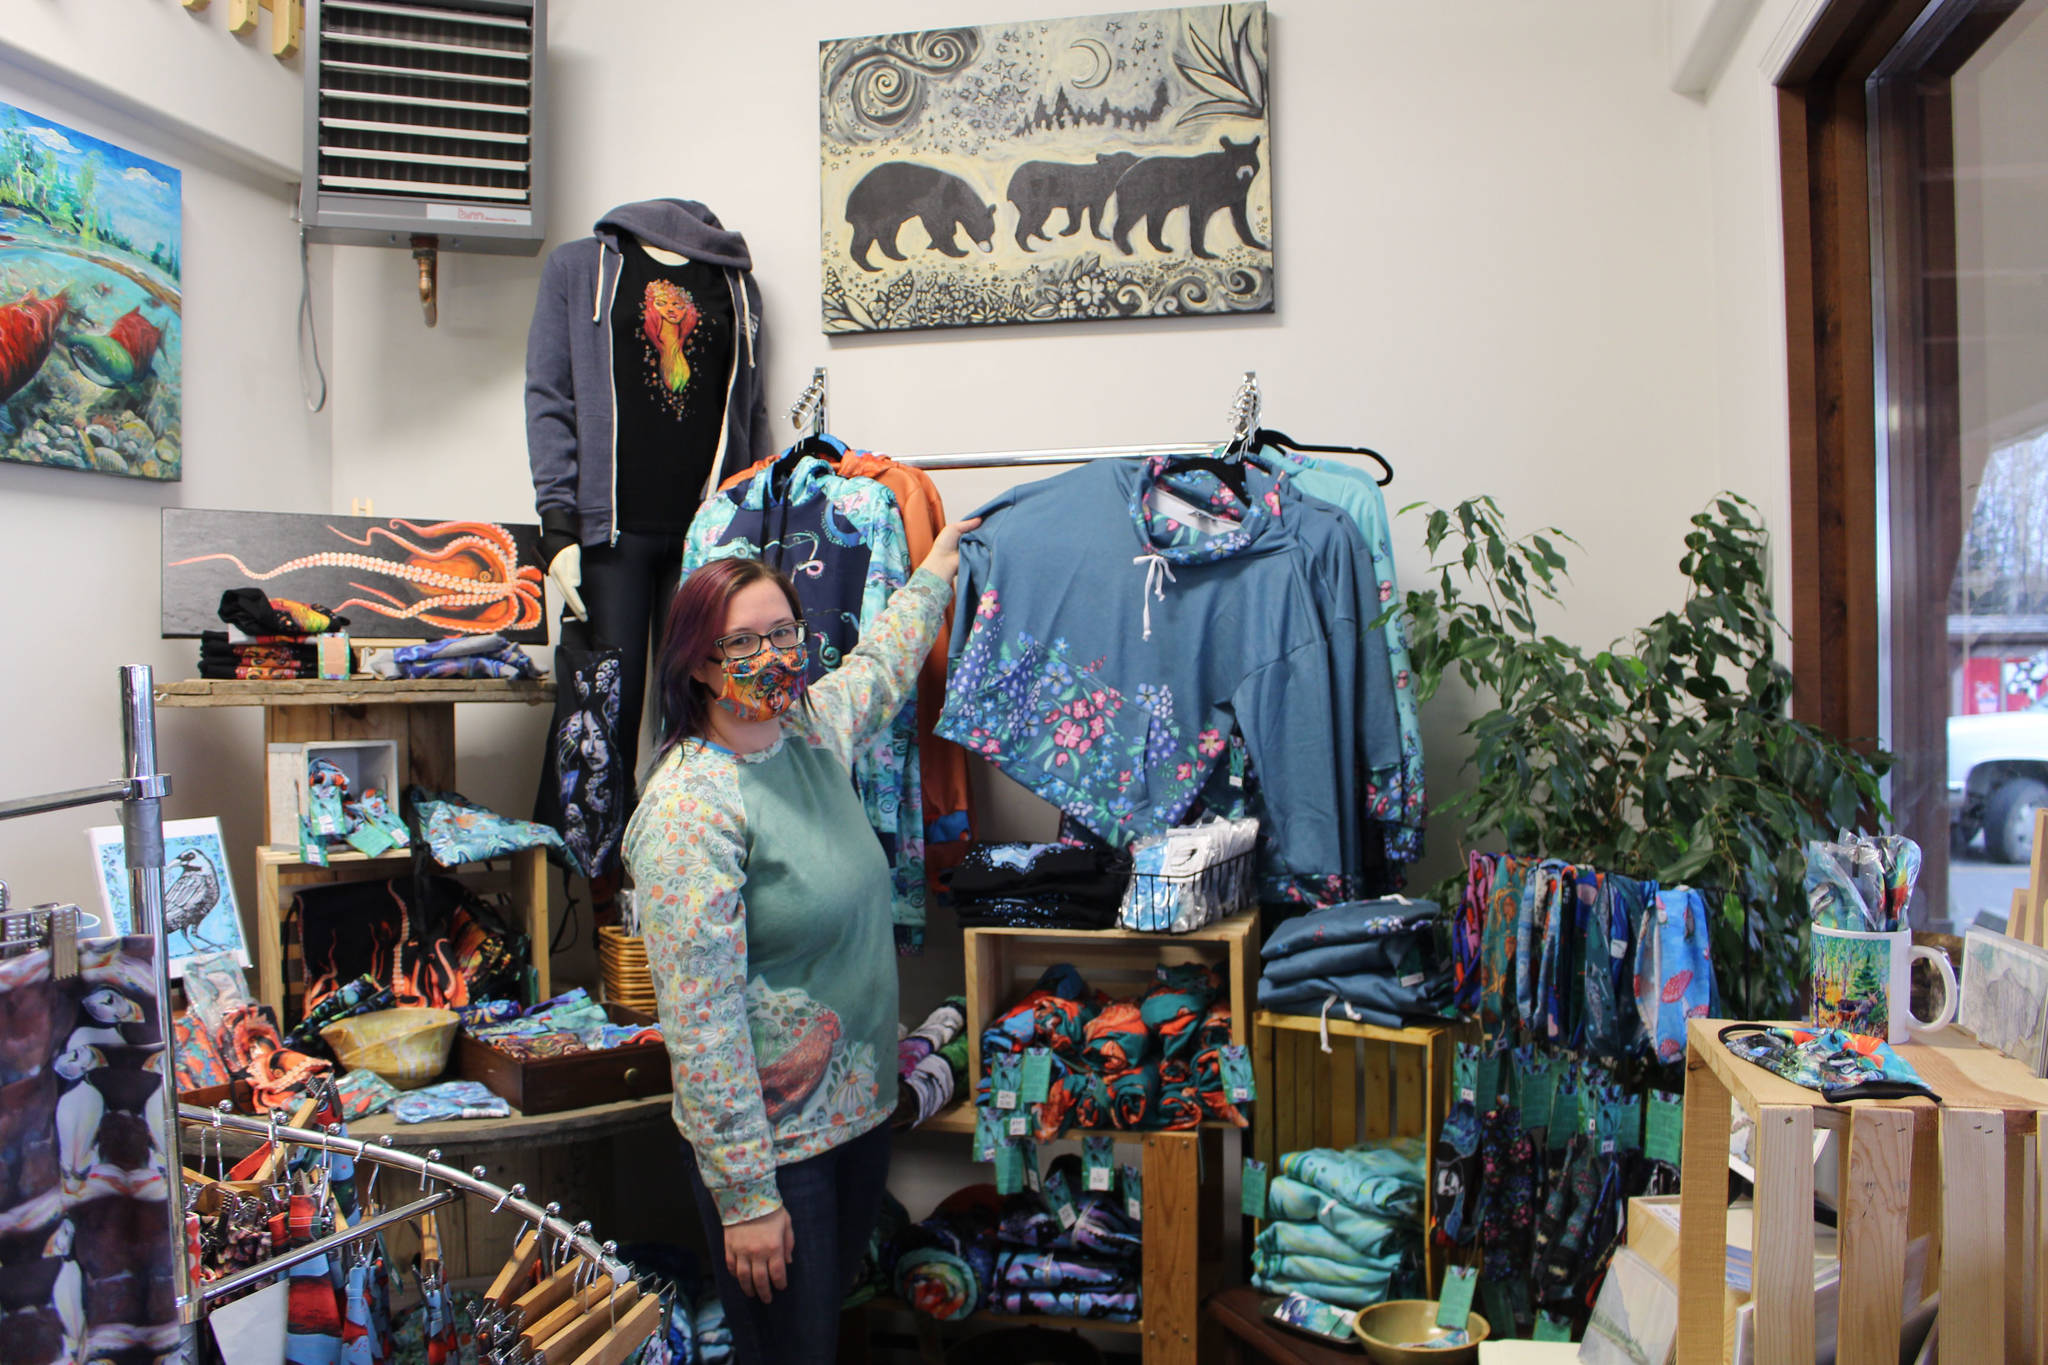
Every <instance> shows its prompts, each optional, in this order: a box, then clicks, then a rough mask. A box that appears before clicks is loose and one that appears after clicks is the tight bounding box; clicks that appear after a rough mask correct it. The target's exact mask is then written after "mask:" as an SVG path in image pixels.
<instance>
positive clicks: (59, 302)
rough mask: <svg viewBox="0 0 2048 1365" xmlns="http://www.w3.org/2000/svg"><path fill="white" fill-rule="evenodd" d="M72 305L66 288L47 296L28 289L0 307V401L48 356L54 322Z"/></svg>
mask: <svg viewBox="0 0 2048 1365" xmlns="http://www.w3.org/2000/svg"><path fill="white" fill-rule="evenodd" d="M70 308H71V304H70V302H69V301H68V300H67V299H66V298H65V291H63V290H59V291H58V292H57V293H55V294H53V295H51V296H50V297H49V298H46V299H44V298H38V297H36V295H35V294H34V293H33V292H31V293H29V294H26V295H24V296H23V297H22V298H21V299H20V300H19V301H18V302H15V303H10V304H8V305H6V306H5V307H0V402H4V401H5V400H7V399H9V398H12V397H13V396H14V395H15V394H17V393H19V392H20V391H21V389H22V386H23V385H25V384H27V383H28V381H29V380H31V379H33V378H35V377H36V371H38V370H40V369H42V368H43V362H44V361H45V360H48V359H49V358H50V347H51V345H52V344H53V343H54V342H55V341H56V339H57V324H58V323H59V322H60V321H62V320H63V317H64V314H65V313H66V312H68V311H69V310H70Z"/></svg>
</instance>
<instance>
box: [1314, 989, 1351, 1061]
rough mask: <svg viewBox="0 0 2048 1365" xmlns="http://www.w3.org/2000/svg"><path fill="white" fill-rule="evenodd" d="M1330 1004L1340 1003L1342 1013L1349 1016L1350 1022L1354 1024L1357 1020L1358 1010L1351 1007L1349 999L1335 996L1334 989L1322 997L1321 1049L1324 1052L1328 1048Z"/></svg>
mask: <svg viewBox="0 0 2048 1365" xmlns="http://www.w3.org/2000/svg"><path fill="white" fill-rule="evenodd" d="M1332 1005H1342V1006H1343V1007H1344V1013H1346V1014H1348V1015H1350V1016H1351V1022H1352V1023H1354V1024H1355V1023H1357V1022H1358V1011H1357V1010H1355V1009H1353V1008H1351V1002H1350V1001H1349V1000H1339V999H1338V998H1337V993H1336V992H1335V991H1332V992H1330V994H1329V995H1327V996H1325V997H1324V999H1323V1028H1322V1034H1323V1051H1325V1052H1328V1051H1329V1050H1330V1006H1332Z"/></svg>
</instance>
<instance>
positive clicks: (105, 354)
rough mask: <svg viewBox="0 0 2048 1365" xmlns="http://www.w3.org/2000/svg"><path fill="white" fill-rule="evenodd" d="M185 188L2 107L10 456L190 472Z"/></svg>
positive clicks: (0, 192)
mask: <svg viewBox="0 0 2048 1365" xmlns="http://www.w3.org/2000/svg"><path fill="white" fill-rule="evenodd" d="M180 194H181V180H180V176H179V173H178V171H177V170H176V169H175V168H173V167H170V166H166V165H164V164H163V163H162V162H161V161H152V160H150V159H149V158H148V157H146V156H137V155H136V154H135V153H134V152H131V151H128V150H127V149H125V148H122V147H117V146H115V145H114V144H113V143H111V142H102V141H100V140H99V139H98V138H96V137H88V136H86V135H85V134H84V133H81V132H79V131H77V130H76V129H74V128H67V127H65V126H64V125H63V124H61V123H58V122H56V121H54V120H52V119H47V118H43V117H41V116H39V115H37V114H34V113H31V112H30V111H28V110H26V109H17V108H16V107H14V106H13V105H11V104H0V460H11V461H14V462H16V463H19V464H36V465H47V466H49V467H51V468H53V469H81V470H89V471H92V472H95V473H100V474H116V475H121V476H124V477H127V478H135V479H164V480H174V479H177V478H178V477H180V475H181V473H182V471H183V469H184V458H185V457H184V436H183V434H182V430H181V426H180V421H181V418H180V400H181V396H182V392H183V389H182V385H181V383H180V379H179V357H180V354H181V352H182V349H183V345H182V343H183V334H184V325H183V320H182V316H181V307H182V296H181V294H180V292H179V284H178V269H179V260H178V253H179V242H180V222H181V220H180Z"/></svg>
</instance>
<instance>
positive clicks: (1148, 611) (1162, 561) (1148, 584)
mask: <svg viewBox="0 0 2048 1365" xmlns="http://www.w3.org/2000/svg"><path fill="white" fill-rule="evenodd" d="M1131 563H1133V564H1143V565H1144V566H1145V586H1144V588H1143V589H1142V590H1140V592H1139V594H1138V596H1139V599H1140V600H1141V601H1143V602H1144V604H1145V638H1146V639H1148V640H1149V639H1151V638H1152V599H1153V598H1155V597H1156V598H1158V599H1159V600H1160V601H1162V602H1164V601H1165V600H1166V585H1167V583H1168V582H1169V581H1171V582H1176V583H1177V582H1179V581H1180V580H1179V579H1177V578H1174V576H1173V566H1172V565H1171V564H1169V563H1167V562H1166V556H1165V555H1162V554H1158V553H1156V552H1155V553H1153V554H1149V555H1132V556H1131ZM1323 1050H1324V1051H1325V1052H1327V1051H1329V1049H1328V1048H1325V1049H1323Z"/></svg>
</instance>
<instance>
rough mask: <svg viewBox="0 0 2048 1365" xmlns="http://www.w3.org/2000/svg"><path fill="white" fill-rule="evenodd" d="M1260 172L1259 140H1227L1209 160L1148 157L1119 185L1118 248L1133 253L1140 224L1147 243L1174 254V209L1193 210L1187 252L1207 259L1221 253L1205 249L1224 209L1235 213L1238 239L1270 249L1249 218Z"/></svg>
mask: <svg viewBox="0 0 2048 1365" xmlns="http://www.w3.org/2000/svg"><path fill="white" fill-rule="evenodd" d="M1258 174H1259V140H1258V139H1257V138H1253V139H1252V140H1251V141H1250V142H1246V143H1236V142H1232V141H1231V140H1230V139H1229V138H1227V137H1226V138H1224V139H1223V150H1222V151H1220V152H1210V153H1208V154H1207V155H1205V156H1148V157H1146V158H1145V159H1144V160H1143V161H1140V162H1139V163H1138V164H1137V165H1135V166H1133V167H1131V169H1130V170H1129V171H1127V172H1125V173H1124V177H1123V179H1121V180H1119V181H1117V182H1116V237H1115V240H1116V249H1117V250H1118V251H1121V252H1123V253H1124V255H1126V256H1128V255H1130V254H1131V229H1133V228H1135V227H1136V226H1137V225H1138V223H1139V222H1140V220H1143V221H1144V222H1145V224H1146V227H1145V240H1146V241H1148V242H1150V243H1151V244H1152V249H1153V250H1154V251H1171V250H1172V249H1173V248H1171V247H1169V246H1167V244H1166V237H1165V233H1164V229H1165V227H1166V219H1167V216H1168V215H1169V214H1171V213H1172V212H1173V211H1174V210H1175V209H1186V210H1187V211H1188V250H1189V251H1191V252H1193V253H1194V254H1195V255H1197V256H1199V257H1201V258H1202V259H1203V260H1205V261H1213V260H1215V259H1216V253H1215V252H1213V251H1209V250H1207V249H1206V248H1205V247H1204V246H1203V245H1202V238H1203V234H1204V232H1205V231H1206V230H1207V228H1208V223H1209V220H1210V219H1211V218H1213V217H1215V216H1216V215H1217V213H1218V212H1220V211H1221V210H1223V209H1229V210H1230V222H1231V225H1232V226H1234V227H1235V228H1236V229H1237V239H1238V240H1239V241H1241V242H1243V243H1244V244H1245V245H1246V246H1248V247H1255V248H1257V249H1258V250H1260V251H1265V250H1267V246H1266V244H1265V243H1264V242H1262V241H1260V240H1259V239H1258V238H1257V237H1256V236H1254V235H1253V234H1252V225H1251V223H1250V222H1248V221H1247V220H1246V218H1245V207H1244V205H1245V197H1246V196H1247V195H1248V194H1250V193H1251V187H1252V181H1253V180H1254V179H1256V178H1257V176H1258Z"/></svg>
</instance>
